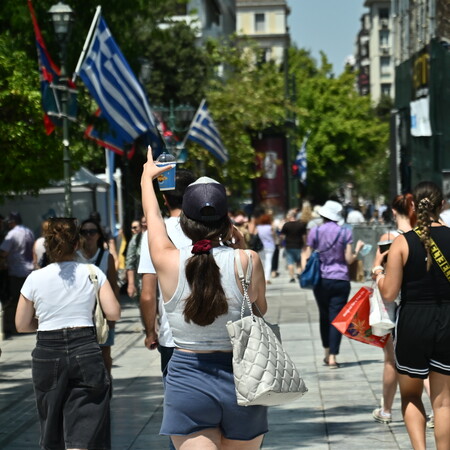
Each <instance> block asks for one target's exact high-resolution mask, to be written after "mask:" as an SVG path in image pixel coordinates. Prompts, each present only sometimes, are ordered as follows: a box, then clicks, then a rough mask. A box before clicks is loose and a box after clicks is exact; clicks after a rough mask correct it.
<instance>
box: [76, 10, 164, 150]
mask: <svg viewBox="0 0 450 450" xmlns="http://www.w3.org/2000/svg"><path fill="white" fill-rule="evenodd" d="M79 75H80V77H81V79H82V80H83V82H84V84H85V85H86V87H87V89H88V90H89V92H90V94H91V95H92V96H93V97H94V99H95V101H96V102H97V103H98V105H99V106H100V108H101V110H102V114H103V115H104V116H105V118H106V119H107V120H108V122H109V125H110V127H111V129H112V130H114V132H115V133H116V135H117V137H118V138H120V139H121V140H122V141H124V142H128V143H131V142H133V141H134V140H135V139H136V138H138V137H139V136H141V135H143V134H145V133H148V132H150V133H151V134H153V135H156V134H157V132H156V127H155V120H154V118H153V114H152V112H151V110H150V106H149V104H148V101H147V98H146V95H145V93H144V90H143V89H142V87H141V85H140V84H139V82H138V80H137V78H136V76H135V75H134V73H133V71H132V70H131V67H130V66H129V65H128V62H127V61H126V59H125V57H124V56H123V54H122V52H121V51H120V48H119V47H118V46H117V44H116V42H115V41H114V38H113V37H112V35H111V32H110V31H109V28H108V26H107V25H106V22H105V20H104V19H103V17H100V18H99V20H98V22H97V28H96V30H95V34H94V37H93V38H92V42H91V45H90V48H89V50H88V52H87V55H86V58H85V60H84V61H83V64H82V65H81V68H80V70H79Z"/></svg>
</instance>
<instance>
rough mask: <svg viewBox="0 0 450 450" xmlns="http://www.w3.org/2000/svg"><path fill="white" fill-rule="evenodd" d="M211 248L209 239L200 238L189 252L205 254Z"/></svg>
mask: <svg viewBox="0 0 450 450" xmlns="http://www.w3.org/2000/svg"><path fill="white" fill-rule="evenodd" d="M211 249H212V245H211V241H210V240H209V239H202V240H201V241H197V242H196V243H195V244H194V246H193V247H192V251H191V253H193V254H194V255H207V254H208V253H209V251H210V250H211Z"/></svg>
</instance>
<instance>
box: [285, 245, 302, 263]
mask: <svg viewBox="0 0 450 450" xmlns="http://www.w3.org/2000/svg"><path fill="white" fill-rule="evenodd" d="M284 251H285V255H286V262H287V263H288V265H295V264H299V263H300V253H301V250H300V249H299V248H285V249H284Z"/></svg>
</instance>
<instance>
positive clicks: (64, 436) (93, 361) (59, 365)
mask: <svg viewBox="0 0 450 450" xmlns="http://www.w3.org/2000/svg"><path fill="white" fill-rule="evenodd" d="M32 357H33V358H32V377H33V385H34V391H35V395H36V404H37V409H38V414H39V421H40V426H41V443H40V444H41V447H42V448H44V449H49V450H50V449H51V450H57V449H58V450H61V449H64V448H89V449H91V448H92V449H94V448H95V449H109V448H111V438H110V415H109V389H110V380H109V375H108V372H107V370H106V368H105V365H104V363H103V357H102V352H101V350H100V347H99V345H98V343H97V339H96V336H95V332H94V328H93V327H86V328H65V329H61V330H55V331H39V332H38V333H37V343H36V347H35V349H34V350H33V353H32Z"/></svg>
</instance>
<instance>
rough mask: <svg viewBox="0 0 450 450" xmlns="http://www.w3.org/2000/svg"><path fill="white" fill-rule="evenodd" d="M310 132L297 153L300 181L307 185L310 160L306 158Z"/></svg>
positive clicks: (296, 159)
mask: <svg viewBox="0 0 450 450" xmlns="http://www.w3.org/2000/svg"><path fill="white" fill-rule="evenodd" d="M309 135H310V132H308V133H307V134H306V136H305V138H304V139H303V142H302V146H301V147H300V150H299V151H298V153H297V157H296V158H295V164H296V165H297V166H298V177H299V178H300V181H301V182H302V183H303V184H305V185H306V176H307V173H308V161H307V159H306V143H307V142H308V138H309Z"/></svg>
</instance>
